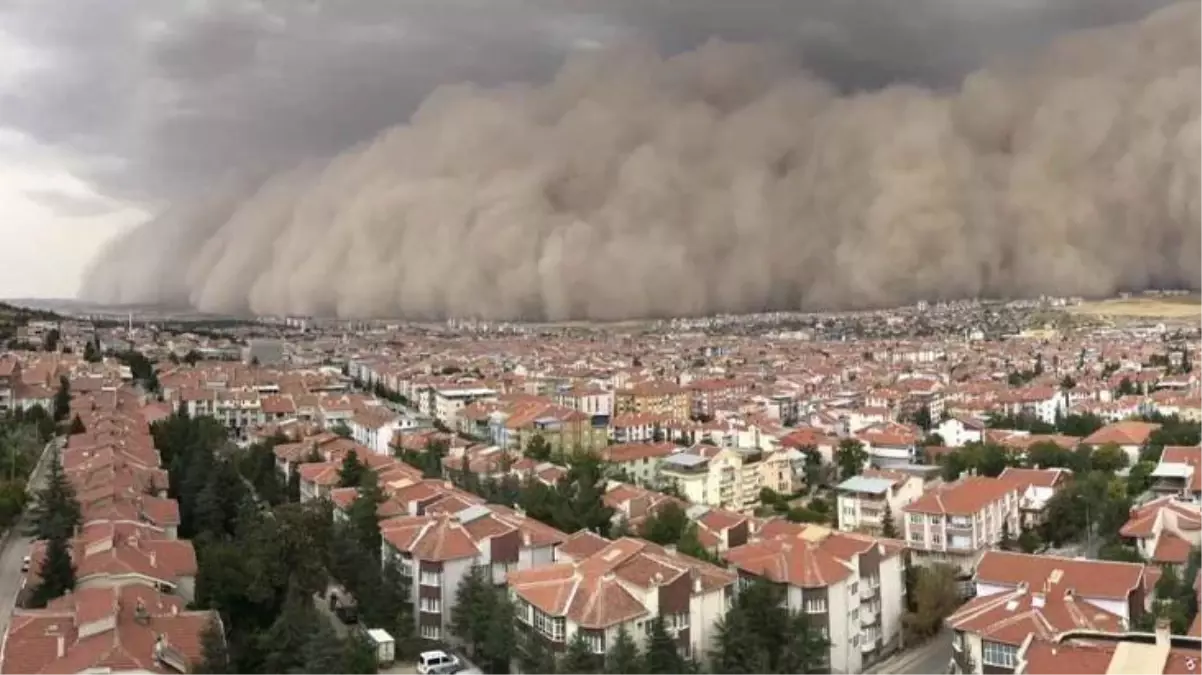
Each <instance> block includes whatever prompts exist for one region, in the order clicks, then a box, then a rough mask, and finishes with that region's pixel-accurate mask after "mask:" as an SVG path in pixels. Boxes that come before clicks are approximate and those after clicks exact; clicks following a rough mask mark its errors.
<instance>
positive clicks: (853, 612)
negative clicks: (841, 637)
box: [851, 607, 860, 623]
mask: <svg viewBox="0 0 1202 675" xmlns="http://www.w3.org/2000/svg"><path fill="white" fill-rule="evenodd" d="M859 620H860V608H859V607H857V608H855V609H853V610H851V622H852V623H855V622H857V621H859Z"/></svg>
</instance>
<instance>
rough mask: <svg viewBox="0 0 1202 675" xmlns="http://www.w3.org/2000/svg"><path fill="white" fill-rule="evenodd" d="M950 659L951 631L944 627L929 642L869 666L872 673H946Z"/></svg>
mask: <svg viewBox="0 0 1202 675" xmlns="http://www.w3.org/2000/svg"><path fill="white" fill-rule="evenodd" d="M951 660H952V631H951V630H949V629H948V628H947V627H944V628H943V629H942V630H941V631H940V632H939V634H938V635H936V636H935V637H934V638H933V639H931V640H930V641H929V642H924V643H923V644H921V645H919V646H918V647H916V648H914V649H907V650H905V651H903V652H901V653H900V654H897V655H895V656H893V657H891V658H889V659H888V660H885V661H882V662H881V663H878V664H876V665H875V666H873V667H872V668H871V670H870V671H869V672H872V673H914V674H915V675H917V674H918V673H926V674H928V675H930V674H932V673H934V674H936V675H938V674H939V673H946V672H947V671H948V665H949V664H950V662H951Z"/></svg>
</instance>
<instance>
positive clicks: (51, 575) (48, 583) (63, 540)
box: [30, 528, 75, 607]
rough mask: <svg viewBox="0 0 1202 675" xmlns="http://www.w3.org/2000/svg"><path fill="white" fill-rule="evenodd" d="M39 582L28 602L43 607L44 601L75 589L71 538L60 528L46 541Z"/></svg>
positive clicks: (39, 571)
mask: <svg viewBox="0 0 1202 675" xmlns="http://www.w3.org/2000/svg"><path fill="white" fill-rule="evenodd" d="M38 576H39V577H40V578H41V582H40V583H39V584H38V587H37V588H35V589H34V591H33V597H32V598H31V599H30V604H31V605H33V606H34V607H45V606H46V603H47V602H49V601H51V600H53V599H55V598H57V597H61V596H62V595H63V594H64V593H66V592H67V591H70V590H74V589H75V564H74V563H73V562H72V561H71V540H70V539H69V538H68V535H67V534H66V532H64V531H63V530H62V528H58V529H56V532H55V535H54V536H53V537H51V538H49V539H48V540H47V541H46V557H45V558H44V559H43V560H42V566H41V568H40V569H39V570H38Z"/></svg>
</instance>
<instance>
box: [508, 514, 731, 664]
mask: <svg viewBox="0 0 1202 675" xmlns="http://www.w3.org/2000/svg"><path fill="white" fill-rule="evenodd" d="M596 543H598V542H596V541H594V540H591V539H584V540H583V541H581V543H580V544H579V545H578V546H577V547H574V548H579V549H581V550H580V551H578V552H577V553H578V555H580V557H579V558H572V557H570V556H568V557H565V558H564V561H563V562H558V563H556V564H553V565H544V566H541V567H536V568H533V569H528V570H523V571H519V572H514V573H511V574H510V575H509V589H510V593H511V595H512V597H513V599H514V602H515V604H516V606H517V623H518V627H519V628H520V629H522V630H525V631H529V632H531V633H532V634H534V635H537V636H539V637H540V638H541V639H543V640H545V641H546V643H547V645H548V646H549V647H550V648H551V649H552V650H553V651H563V650H564V649H566V646H567V644H568V643H569V642H571V641H572V640H573V639H575V636H576V634H577V633H580V634H581V635H582V636H583V637H584V639H585V641H586V642H587V643H588V645H589V647H590V648H591V650H592V652H593V653H595V654H604V653H605V652H606V651H607V650H608V649H609V647H610V646H611V645H612V644H613V642H614V640H615V639H616V638H617V634H618V632H619V631H620V630H622V629H623V628H624V629H625V630H626V632H627V633H628V634H629V635H630V636H632V637H633V638H634V639H635V641H636V642H639V643H642V642H644V641H645V639H646V635H647V634H648V633H649V631H650V628H651V624H652V621H653V620H654V619H656V618H661V619H663V622H664V625H665V627H666V628H667V630H668V633H669V635H671V636H672V637H673V638H675V640H676V643H677V648H678V649H679V651H680V653H681V654H682V655H684V656H685V657H692V658H696V659H698V660H700V661H704V660H705V658H706V655H707V654H708V652H709V650H710V649H711V648H712V646H713V638H714V623H715V622H716V621H717V620H718V619H719V618H721V617H722V616H723V615H724V614H725V612H726V610H727V609H728V608H729V607H730V606H731V602H732V601H733V593H734V583H735V579H736V575H735V574H734V573H732V572H730V571H729V570H726V569H723V568H721V567H718V566H716V565H711V564H709V563H706V562H702V561H700V560H697V559H695V558H692V557H690V556H686V555H684V554H682V553H678V552H676V551H670V550H667V549H664V548H663V547H661V546H658V545H656V544H653V543H651V542H648V541H644V540H641V539H634V538H631V537H624V538H622V539H619V540H617V541H614V542H610V543H608V544H607V545H605V546H604V547H603V548H600V549H597V550H595V551H592V552H591V553H590V552H589V549H592V548H594V547H595V544H596ZM565 546H566V545H565Z"/></svg>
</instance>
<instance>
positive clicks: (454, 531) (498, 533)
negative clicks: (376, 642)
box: [380, 488, 567, 640]
mask: <svg viewBox="0 0 1202 675" xmlns="http://www.w3.org/2000/svg"><path fill="white" fill-rule="evenodd" d="M453 492H454V491H453V489H450V488H448V489H447V490H446V492H445V493H444V494H443V495H442V496H441V497H440V498H438V499H434V500H430V501H429V502H428V505H425V506H421V507H420V508H414V509H413V510H414V511H416V512H417V513H414V514H412V515H402V516H397V517H395V518H389V519H387V520H384V521H383V522H381V523H380V530H381V535H382V543H381V558H382V560H383V562H385V563H392V564H395V565H397V566H398V567H399V569H400V570H401V574H402V575H404V576H406V577H409V578H410V579H412V580H413V583H411V584H410V591H411V593H412V599H413V603H414V607H413V609H414V616H415V617H417V626H418V633H419V635H420V636H421V637H423V638H425V639H427V640H446V639H450V633H449V632H448V628H449V625H450V621H451V613H452V612H453V611H454V607H455V598H456V594H457V592H458V590H459V585H460V584H461V583H462V581H463V579H464V578H465V577H466V576H467V575H468V574H469V573H470V572H471V570H472V568H473V567H482V568H484V569H485V570H487V576H488V577H489V578H491V579H492V581H493V583H496V584H501V583H505V581H506V579H507V578H508V577H509V576H511V575H513V574H516V573H519V572H520V571H521V570H528V569H531V568H538V567H545V566H546V565H548V564H550V563H551V562H552V559H553V552H554V548H555V547H556V546H557V545H559V544H560V543H561V542H563V541H564V540H565V539H567V535H565V534H563V533H562V532H560V531H559V530H556V529H555V528H552V527H550V526H548V525H545V524H543V523H540V522H538V521H536V520H534V519H532V518H527V517H526V516H525V515H523V514H521V513H519V512H515V511H513V510H511V509H507V508H505V507H501V506H497V505H495V504H488V505H485V504H471V505H466V504H465V503H464V502H463V501H461V500H460V499H459V498H458V497H457V496H456V495H455V494H454V493H453ZM411 503H413V504H416V503H417V502H411Z"/></svg>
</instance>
